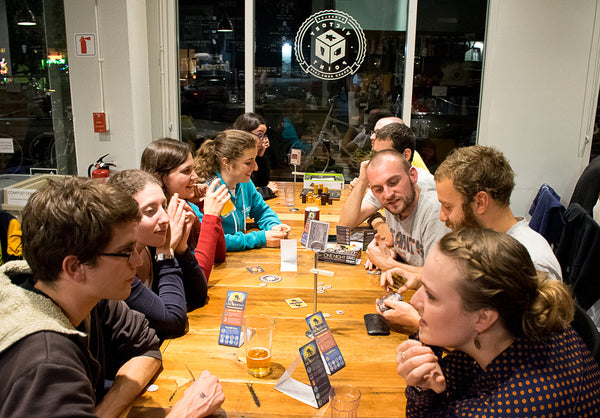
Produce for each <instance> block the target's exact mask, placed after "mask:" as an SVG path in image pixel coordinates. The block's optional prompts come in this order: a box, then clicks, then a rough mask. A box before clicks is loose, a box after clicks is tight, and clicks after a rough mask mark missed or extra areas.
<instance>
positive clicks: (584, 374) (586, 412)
mask: <svg viewBox="0 0 600 418" xmlns="http://www.w3.org/2000/svg"><path fill="white" fill-rule="evenodd" d="M440 366H441V368H442V370H443V372H444V376H445V377H446V392H444V393H440V394H436V393H435V392H433V391H431V390H427V391H422V392H418V391H417V390H416V389H415V388H414V387H412V386H409V387H407V389H406V397H407V404H406V416H407V417H409V418H413V417H479V418H492V417H493V418H499V417H511V418H512V417H524V418H525V417H527V418H531V417H540V418H541V417H590V418H597V417H600V367H598V364H597V363H596V362H595V360H594V358H593V357H592V355H591V354H590V352H589V350H588V349H587V347H586V346H585V344H584V342H583V341H582V340H581V338H580V337H579V335H578V334H577V333H576V332H575V331H574V330H573V329H572V328H570V327H569V328H567V330H566V331H565V332H564V333H560V334H554V335H552V336H551V337H548V338H547V339H545V340H543V341H537V342H536V341H531V340H527V339H517V340H516V341H515V342H514V343H513V344H512V345H511V346H510V347H508V348H507V349H506V350H504V351H503V352H502V353H501V354H500V355H498V357H496V358H495V359H494V360H493V361H492V362H491V363H490V364H489V365H488V367H487V368H486V369H485V370H483V369H482V368H481V367H479V365H478V364H477V363H476V362H475V361H474V360H473V358H471V357H470V356H468V355H467V354H465V353H463V352H461V351H458V350H457V351H453V352H452V353H450V354H448V355H447V356H445V357H444V358H443V359H441V360H440Z"/></svg>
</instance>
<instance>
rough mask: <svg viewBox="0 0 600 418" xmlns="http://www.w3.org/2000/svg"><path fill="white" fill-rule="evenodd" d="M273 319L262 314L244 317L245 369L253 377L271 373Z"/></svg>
mask: <svg viewBox="0 0 600 418" xmlns="http://www.w3.org/2000/svg"><path fill="white" fill-rule="evenodd" d="M274 330H275V320H274V319H273V318H271V317H268V316H264V315H256V316H246V317H244V323H243V332H244V352H245V354H246V369H247V370H248V373H250V374H251V375H252V376H254V377H264V376H266V375H268V374H269V373H271V344H272V342H273V331H274Z"/></svg>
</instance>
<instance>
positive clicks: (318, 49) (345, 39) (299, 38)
mask: <svg viewBox="0 0 600 418" xmlns="http://www.w3.org/2000/svg"><path fill="white" fill-rule="evenodd" d="M294 47H295V50H296V51H295V52H296V59H297V60H298V63H299V64H300V68H302V70H303V71H304V72H305V73H308V74H312V75H314V76H315V77H317V78H321V79H323V80H337V79H339V78H343V77H346V76H347V75H349V74H354V73H355V72H356V71H358V69H359V67H360V66H361V64H362V63H363V61H364V59H365V53H366V49H367V41H366V39H365V34H364V32H363V30H362V28H361V27H360V25H359V24H358V22H357V21H356V20H355V19H354V18H353V17H352V16H350V15H349V14H347V13H344V12H342V11H339V10H323V11H321V12H318V13H315V14H313V15H312V16H310V17H309V18H308V19H306V20H305V21H304V23H302V26H300V29H299V30H298V33H297V34H296V41H295V43H294Z"/></svg>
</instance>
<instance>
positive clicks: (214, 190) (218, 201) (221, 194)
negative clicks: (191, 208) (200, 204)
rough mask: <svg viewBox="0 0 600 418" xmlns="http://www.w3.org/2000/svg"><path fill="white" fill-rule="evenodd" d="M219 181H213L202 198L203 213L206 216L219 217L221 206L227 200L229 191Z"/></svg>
mask: <svg viewBox="0 0 600 418" xmlns="http://www.w3.org/2000/svg"><path fill="white" fill-rule="evenodd" d="M220 183H221V181H220V180H219V179H218V178H216V179H214V180H213V181H212V182H211V183H210V185H209V186H208V189H207V190H206V196H205V198H204V213H205V214H206V215H214V216H219V215H221V212H222V211H223V206H225V203H227V200H229V191H228V190H227V186H225V185H224V184H221V185H219V184H220Z"/></svg>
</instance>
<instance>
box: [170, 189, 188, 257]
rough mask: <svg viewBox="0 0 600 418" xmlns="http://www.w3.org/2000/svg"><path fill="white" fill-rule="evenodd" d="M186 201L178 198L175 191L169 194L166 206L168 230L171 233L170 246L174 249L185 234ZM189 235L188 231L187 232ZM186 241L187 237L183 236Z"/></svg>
mask: <svg viewBox="0 0 600 418" xmlns="http://www.w3.org/2000/svg"><path fill="white" fill-rule="evenodd" d="M186 206H187V205H186V203H185V200H183V199H180V198H179V195H178V194H177V193H174V194H173V196H171V200H170V201H169V206H167V214H168V215H169V230H170V233H171V239H170V247H171V249H172V250H175V249H176V248H177V247H178V246H179V243H180V242H181V241H182V239H183V238H184V236H185V233H186V231H185V229H186V228H185V227H186V213H187V210H186ZM187 233H188V235H189V231H188V232H187ZM185 241H187V237H185Z"/></svg>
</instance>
